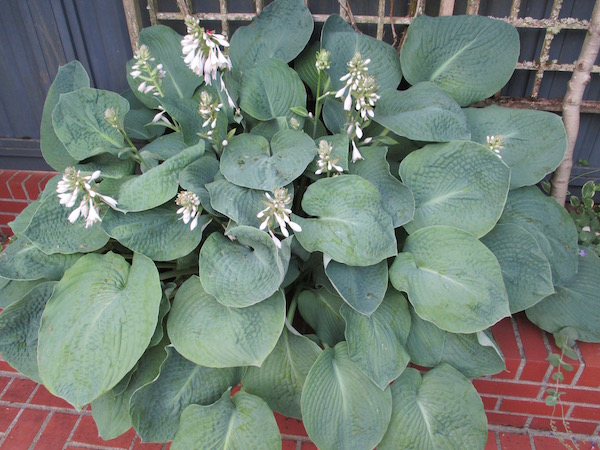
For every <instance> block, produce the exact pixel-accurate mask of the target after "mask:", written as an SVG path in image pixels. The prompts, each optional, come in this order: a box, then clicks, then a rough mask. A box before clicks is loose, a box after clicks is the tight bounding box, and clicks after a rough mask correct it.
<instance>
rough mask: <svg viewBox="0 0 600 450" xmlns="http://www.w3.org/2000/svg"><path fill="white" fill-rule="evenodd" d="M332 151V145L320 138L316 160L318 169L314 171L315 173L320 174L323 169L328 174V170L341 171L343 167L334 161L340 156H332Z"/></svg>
mask: <svg viewBox="0 0 600 450" xmlns="http://www.w3.org/2000/svg"><path fill="white" fill-rule="evenodd" d="M332 151H333V146H332V145H331V144H330V143H329V142H327V141H326V140H321V142H319V148H318V152H319V160H318V161H317V165H318V166H319V169H318V170H317V171H316V172H315V175H321V174H322V173H323V171H326V172H327V175H328V176H329V172H331V171H333V170H336V171H337V172H340V173H341V172H343V171H344V169H343V168H342V167H341V166H338V165H337V164H336V163H337V162H338V161H339V160H340V158H339V157H338V158H332V155H331V152H332Z"/></svg>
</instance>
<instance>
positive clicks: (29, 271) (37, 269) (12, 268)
mask: <svg viewBox="0 0 600 450" xmlns="http://www.w3.org/2000/svg"><path fill="white" fill-rule="evenodd" d="M80 257H81V255H80V254H77V253H76V254H73V255H63V254H60V253H55V254H53V255H47V254H46V253H44V252H42V251H41V250H40V249H38V248H37V247H36V246H35V245H33V244H32V243H31V241H30V240H29V239H27V238H26V237H24V236H22V237H20V238H18V239H17V240H16V241H14V242H13V243H12V244H10V245H9V246H7V247H6V248H5V249H4V251H3V252H2V253H0V277H2V278H7V279H9V280H39V279H41V278H45V279H47V280H56V281H58V280H60V279H61V278H62V276H63V275H64V273H65V270H67V269H68V268H69V267H71V266H72V265H73V264H75V262H76V261H77V260H78V259H79V258H80Z"/></svg>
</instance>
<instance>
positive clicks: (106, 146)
mask: <svg viewBox="0 0 600 450" xmlns="http://www.w3.org/2000/svg"><path fill="white" fill-rule="evenodd" d="M109 108H112V109H113V110H115V111H116V113H117V117H118V121H119V124H120V126H121V127H123V123H124V120H125V114H127V111H129V102H127V100H125V99H124V98H123V97H121V96H120V95H119V94H116V93H114V92H110V91H102V90H99V89H92V88H86V87H84V88H80V89H77V90H76V91H73V92H67V93H66V94H61V96H60V100H59V101H58V104H57V105H56V107H55V108H54V111H53V112H52V124H53V126H54V130H55V132H56V135H57V136H58V138H59V139H60V140H61V142H62V143H63V144H64V146H65V148H66V149H67V151H68V152H69V154H70V155H71V156H72V157H73V158H74V159H76V160H77V161H81V160H83V159H86V158H89V157H90V156H94V155H99V154H101V153H112V154H114V155H117V154H118V153H119V152H120V151H121V150H122V149H123V147H125V146H126V144H125V140H124V139H123V136H122V135H121V133H120V132H119V130H117V129H116V128H115V127H113V126H112V125H110V124H109V123H108V122H107V121H106V119H105V118H104V113H105V111H106V110H107V109H109Z"/></svg>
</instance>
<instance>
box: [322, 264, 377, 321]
mask: <svg viewBox="0 0 600 450" xmlns="http://www.w3.org/2000/svg"><path fill="white" fill-rule="evenodd" d="M323 264H324V266H325V273H326V274H327V278H329V281H331V284H332V285H333V287H334V288H335V290H336V291H337V293H338V294H339V295H340V297H342V298H343V299H344V301H345V302H346V303H347V304H348V305H350V306H351V307H352V308H354V309H355V310H356V311H357V312H359V313H361V314H364V315H366V316H370V315H371V314H372V313H373V311H375V310H376V309H377V307H378V306H379V304H380V303H381V302H382V301H383V297H384V296H385V291H386V290H387V286H388V266H387V261H381V262H380V263H377V264H375V265H372V266H347V265H346V264H342V263H339V262H335V261H333V260H332V259H330V258H329V257H327V256H326V257H325V260H324V263H323Z"/></svg>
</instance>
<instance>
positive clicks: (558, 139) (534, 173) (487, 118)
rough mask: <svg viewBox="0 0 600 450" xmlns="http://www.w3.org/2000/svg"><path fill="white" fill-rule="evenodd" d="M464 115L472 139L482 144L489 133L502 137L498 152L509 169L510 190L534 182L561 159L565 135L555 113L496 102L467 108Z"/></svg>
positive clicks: (554, 166) (559, 119) (551, 170)
mask: <svg viewBox="0 0 600 450" xmlns="http://www.w3.org/2000/svg"><path fill="white" fill-rule="evenodd" d="M465 114H466V116H467V120H468V121H469V127H470V129H471V139H472V140H473V141H475V142H479V143H480V144H484V145H485V144H486V143H487V137H488V136H496V137H498V136H502V140H503V148H501V149H500V150H499V152H500V155H502V161H504V163H505V164H506V165H507V166H508V167H510V169H511V172H510V188H511V189H515V188H519V187H522V186H530V185H534V184H535V183H537V182H538V181H540V180H541V179H543V178H544V177H545V176H546V175H547V174H549V173H550V172H553V171H554V170H555V169H556V168H557V167H558V165H559V164H560V162H561V161H562V159H563V156H564V154H565V151H566V149H567V135H566V132H565V127H564V125H563V123H562V120H561V118H560V116H559V115H557V114H554V113H550V112H546V111H535V110H528V109H513V108H502V107H500V106H496V105H492V106H488V107H487V108H468V109H465ZM540 130H543V132H540Z"/></svg>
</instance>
